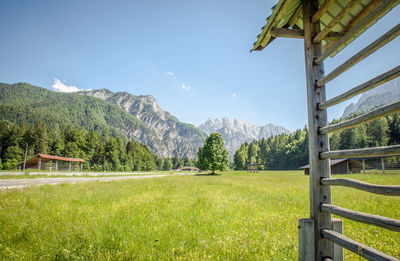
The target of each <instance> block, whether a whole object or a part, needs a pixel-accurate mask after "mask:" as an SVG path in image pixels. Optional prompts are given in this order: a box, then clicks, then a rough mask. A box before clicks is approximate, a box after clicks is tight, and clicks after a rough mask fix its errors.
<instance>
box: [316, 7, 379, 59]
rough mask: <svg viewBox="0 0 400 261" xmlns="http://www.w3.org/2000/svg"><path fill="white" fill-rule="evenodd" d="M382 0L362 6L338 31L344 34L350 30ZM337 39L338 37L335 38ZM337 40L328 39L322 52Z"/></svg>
mask: <svg viewBox="0 0 400 261" xmlns="http://www.w3.org/2000/svg"><path fill="white" fill-rule="evenodd" d="M381 2H382V0H373V1H372V2H370V3H369V4H368V5H367V6H366V7H364V8H363V9H362V10H361V12H359V13H358V14H357V15H356V17H354V18H353V20H351V21H350V22H349V23H348V24H347V25H346V27H345V28H343V29H342V31H340V33H341V34H345V33H346V32H348V31H350V30H351V28H353V27H354V26H355V25H356V24H357V23H358V22H360V21H361V20H362V19H363V18H364V17H366V16H367V15H368V14H369V13H370V12H371V11H372V10H373V9H374V8H376V7H377V6H378V5H379V4H380V3H381ZM337 40H338V39H337ZM337 40H332V41H330V42H329V43H328V44H327V45H325V46H324V47H323V48H322V52H323V53H324V52H325V51H326V50H327V49H328V48H330V47H331V46H332V45H334V44H335V43H336V41H337Z"/></svg>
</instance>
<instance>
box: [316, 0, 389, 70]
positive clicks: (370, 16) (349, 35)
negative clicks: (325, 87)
mask: <svg viewBox="0 0 400 261" xmlns="http://www.w3.org/2000/svg"><path fill="white" fill-rule="evenodd" d="M394 4H395V1H393V2H392V0H383V1H382V4H381V5H379V6H378V7H377V8H376V9H374V10H373V11H372V12H370V13H369V14H368V15H367V16H366V17H364V19H362V20H361V21H360V22H359V23H357V24H356V25H355V26H354V27H353V28H352V29H351V30H350V31H348V32H347V33H346V34H345V35H344V36H343V37H342V38H340V40H339V41H337V42H336V43H335V44H333V45H332V46H331V47H330V48H328V49H327V50H326V51H325V52H324V53H323V54H322V55H321V56H320V57H318V58H317V59H316V60H315V62H316V63H317V64H320V63H322V62H323V61H324V60H325V59H326V58H327V57H328V56H329V55H331V54H332V53H333V52H334V51H336V49H337V48H339V47H340V46H341V45H343V44H345V43H346V42H347V41H349V40H350V38H352V37H353V36H354V35H355V34H358V33H359V32H360V31H362V30H363V29H364V27H365V26H368V24H369V23H371V21H372V20H374V19H375V18H376V17H377V16H379V15H381V14H382V13H383V12H385V11H386V10H387V8H390V7H391V6H393V5H394Z"/></svg>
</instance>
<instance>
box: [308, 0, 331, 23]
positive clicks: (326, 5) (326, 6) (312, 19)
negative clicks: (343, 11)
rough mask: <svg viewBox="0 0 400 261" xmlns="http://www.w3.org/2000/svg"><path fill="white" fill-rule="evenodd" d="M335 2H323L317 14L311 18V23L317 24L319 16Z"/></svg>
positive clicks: (327, 0)
mask: <svg viewBox="0 0 400 261" xmlns="http://www.w3.org/2000/svg"><path fill="white" fill-rule="evenodd" d="M334 2H335V0H325V2H324V3H323V4H322V6H321V7H320V8H319V9H318V11H317V12H315V14H314V15H313V17H312V18H311V22H312V23H317V22H318V21H319V19H320V18H321V16H322V15H323V14H324V13H325V12H326V11H327V10H328V8H329V6H331V4H333V3H334Z"/></svg>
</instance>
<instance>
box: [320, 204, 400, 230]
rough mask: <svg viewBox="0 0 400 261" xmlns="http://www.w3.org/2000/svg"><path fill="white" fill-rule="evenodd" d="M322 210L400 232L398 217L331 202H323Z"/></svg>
mask: <svg viewBox="0 0 400 261" xmlns="http://www.w3.org/2000/svg"><path fill="white" fill-rule="evenodd" d="M321 211H323V212H326V213H330V214H335V215H337V216H341V217H344V218H347V219H351V220H354V221H358V222H361V223H365V224H370V225H374V226H377V227H383V228H386V229H388V230H393V231H397V232H400V220H397V219H393V218H387V217H382V216H378V215H372V214H368V213H363V212H358V211H354V210H350V209H347V208H342V207H338V206H334V205H331V204H322V205H321Z"/></svg>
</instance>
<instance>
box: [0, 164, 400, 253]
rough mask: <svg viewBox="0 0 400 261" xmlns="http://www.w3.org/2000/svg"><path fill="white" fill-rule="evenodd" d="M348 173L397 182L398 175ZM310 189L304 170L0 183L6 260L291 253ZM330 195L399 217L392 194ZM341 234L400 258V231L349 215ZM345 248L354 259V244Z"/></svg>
mask: <svg viewBox="0 0 400 261" xmlns="http://www.w3.org/2000/svg"><path fill="white" fill-rule="evenodd" d="M346 177H350V176H349V175H346ZM351 177H353V178H357V179H359V180H365V181H369V182H373V183H381V184H385V183H387V184H400V174H392V175H376V174H367V175H361V174H360V175H351ZM308 194H309V187H308V177H307V176H304V175H302V173H301V172H264V173H259V174H245V173H237V172H232V173H227V175H220V176H169V177H165V178H162V179H151V180H150V179H146V180H128V181H116V182H107V183H101V182H93V183H84V184H63V185H57V186H40V187H32V188H28V189H24V190H9V191H0V227H1V229H0V259H14V260H20V259H24V260H31V259H43V260H48V259H72V260H78V259H101V260H109V259H115V260H123V259H125V260H126V259H137V260H154V259H157V260H160V259H161V260H167V259H168V260H169V259H172V260H181V259H183V260H189V259H190V260H206V259H210V260H240V259H242V260H295V259H297V248H298V242H297V240H298V239H297V233H298V231H297V223H298V219H299V218H302V217H308V216H309V214H308V213H309V207H308V205H309V203H308ZM333 203H334V204H337V205H340V206H343V207H347V208H351V209H355V210H359V211H365V212H369V213H373V214H378V215H384V216H388V217H393V218H399V217H400V209H399V206H400V204H399V203H400V200H399V198H395V197H385V196H378V195H372V194H369V193H364V192H359V191H356V190H352V189H346V188H333ZM344 233H345V235H346V236H349V237H351V238H353V239H355V240H359V241H361V242H363V243H366V244H368V245H371V246H372V247H375V248H377V249H379V250H381V251H384V252H386V253H389V254H391V255H394V256H396V257H400V236H399V233H395V232H390V231H386V230H383V229H379V228H375V227H372V226H367V225H362V224H359V223H355V222H350V221H347V220H345V221H344ZM346 257H347V258H348V259H349V260H354V259H357V257H356V256H354V255H352V254H351V253H348V252H346Z"/></svg>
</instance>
